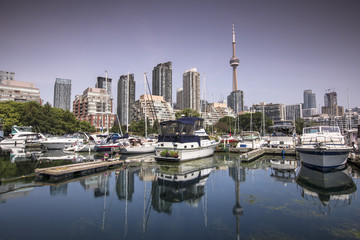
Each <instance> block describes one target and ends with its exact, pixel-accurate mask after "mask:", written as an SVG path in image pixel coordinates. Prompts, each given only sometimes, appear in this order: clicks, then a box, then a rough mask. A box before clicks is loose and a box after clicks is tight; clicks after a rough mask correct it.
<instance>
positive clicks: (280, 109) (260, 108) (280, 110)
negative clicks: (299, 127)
mask: <svg viewBox="0 0 360 240" xmlns="http://www.w3.org/2000/svg"><path fill="white" fill-rule="evenodd" d="M252 109H254V110H255V112H264V113H265V116H266V117H268V118H270V119H271V120H273V121H282V120H285V119H286V111H285V105H284V104H273V103H270V104H266V103H264V102H262V103H259V104H253V105H252Z"/></svg>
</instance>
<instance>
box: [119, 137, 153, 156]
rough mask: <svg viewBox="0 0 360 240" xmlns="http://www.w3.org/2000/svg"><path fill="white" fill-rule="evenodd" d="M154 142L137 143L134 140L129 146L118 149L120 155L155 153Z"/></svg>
mask: <svg viewBox="0 0 360 240" xmlns="http://www.w3.org/2000/svg"><path fill="white" fill-rule="evenodd" d="M155 146H156V143H155V142H143V143H141V142H140V143H138V142H136V141H135V140H134V141H130V142H129V144H127V145H125V146H124V147H122V148H120V153H122V154H143V153H153V152H155Z"/></svg>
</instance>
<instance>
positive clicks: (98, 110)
mask: <svg viewBox="0 0 360 240" xmlns="http://www.w3.org/2000/svg"><path fill="white" fill-rule="evenodd" d="M112 101H113V100H112V99H111V97H110V96H109V94H107V92H106V90H105V89H102V88H87V89H86V90H85V91H84V92H83V94H82V95H76V96H75V100H74V102H73V113H74V115H75V117H76V118H77V119H78V120H80V121H88V122H90V124H91V125H93V126H94V127H95V128H97V129H100V130H103V129H110V128H111V127H112V126H113V125H114V122H115V117H116V116H115V114H113V113H112V111H113V109H112Z"/></svg>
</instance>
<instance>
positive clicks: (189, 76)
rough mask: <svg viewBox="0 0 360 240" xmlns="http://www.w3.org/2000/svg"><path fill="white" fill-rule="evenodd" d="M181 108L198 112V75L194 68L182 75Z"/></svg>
mask: <svg viewBox="0 0 360 240" xmlns="http://www.w3.org/2000/svg"><path fill="white" fill-rule="evenodd" d="M182 101H183V106H182V107H183V108H191V109H194V110H195V111H197V112H200V73H198V72H197V69H196V68H192V69H189V70H187V71H185V72H184V74H183V99H182Z"/></svg>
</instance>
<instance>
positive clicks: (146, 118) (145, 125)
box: [144, 73, 147, 138]
mask: <svg viewBox="0 0 360 240" xmlns="http://www.w3.org/2000/svg"><path fill="white" fill-rule="evenodd" d="M144 89H145V91H144V100H145V106H144V115H145V138H147V118H146V73H144Z"/></svg>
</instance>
